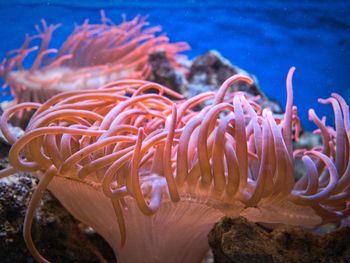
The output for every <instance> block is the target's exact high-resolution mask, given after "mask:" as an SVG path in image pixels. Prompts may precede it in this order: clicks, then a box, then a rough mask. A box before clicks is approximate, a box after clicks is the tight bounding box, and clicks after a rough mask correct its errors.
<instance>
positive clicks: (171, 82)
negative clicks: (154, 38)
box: [147, 52, 187, 93]
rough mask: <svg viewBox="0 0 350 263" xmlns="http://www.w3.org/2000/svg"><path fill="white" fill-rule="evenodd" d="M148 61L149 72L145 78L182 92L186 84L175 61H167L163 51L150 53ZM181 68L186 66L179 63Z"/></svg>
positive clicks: (183, 75)
mask: <svg viewBox="0 0 350 263" xmlns="http://www.w3.org/2000/svg"><path fill="white" fill-rule="evenodd" d="M148 63H149V65H150V66H151V74H150V76H149V77H148V78H147V80H149V81H153V82H156V83H159V84H162V85H164V86H166V87H168V88H171V89H172V90H175V91H176V92H179V93H183V92H184V90H185V89H186V86H187V81H186V77H185V74H184V72H183V71H181V70H180V69H178V68H177V67H176V66H175V65H176V63H172V62H171V61H169V59H168V58H167V56H166V54H165V52H155V53H152V54H150V55H149V60H148ZM180 63H181V62H180ZM181 68H182V69H186V66H185V65H181Z"/></svg>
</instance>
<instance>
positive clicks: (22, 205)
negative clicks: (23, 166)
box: [0, 174, 115, 263]
mask: <svg viewBox="0 0 350 263" xmlns="http://www.w3.org/2000/svg"><path fill="white" fill-rule="evenodd" d="M36 184H37V180H36V179H35V178H34V177H31V176H30V175H23V174H22V175H20V174H19V175H14V176H10V177H7V178H4V179H1V180H0V259H1V262H2V263H7V262H8V263H10V262H11V263H12V262H35V260H34V259H33V258H32V256H31V255H30V253H29V251H28V250H27V248H26V245H25V243H24V240H23V234H22V232H23V222H24V216H25V212H26V209H27V204H28V202H29V200H30V197H31V195H32V193H33V191H34V189H35V187H36ZM83 228H85V227H83ZM32 236H33V240H34V243H35V244H36V246H37V248H38V250H39V251H40V252H41V253H42V254H43V255H44V256H45V257H46V258H47V259H49V260H50V261H52V262H91V263H92V262H94V263H97V262H115V258H114V254H113V252H112V250H111V249H110V247H109V246H108V244H107V243H106V242H105V241H104V240H103V239H102V238H101V237H99V236H98V235H96V234H90V235H86V234H85V233H84V231H82V229H81V227H79V222H78V221H76V220H75V219H74V218H73V217H72V216H71V215H70V214H69V213H68V212H67V211H66V210H65V209H64V208H63V207H62V206H61V205H60V204H59V202H58V201H57V200H56V199H55V198H54V197H53V196H52V195H51V194H49V193H48V192H47V193H45V195H44V197H43V200H42V202H41V204H40V206H39V207H38V208H37V210H36V213H35V219H34V223H33V230H32ZM102 255H103V256H102Z"/></svg>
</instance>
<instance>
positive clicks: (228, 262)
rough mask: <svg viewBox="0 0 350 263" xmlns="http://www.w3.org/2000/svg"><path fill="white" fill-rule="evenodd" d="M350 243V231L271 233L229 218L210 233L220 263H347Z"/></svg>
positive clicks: (283, 229)
mask: <svg viewBox="0 0 350 263" xmlns="http://www.w3.org/2000/svg"><path fill="white" fill-rule="evenodd" d="M349 242H350V228H343V229H340V230H337V231H335V232H332V233H328V234H324V235H316V234H313V233H310V232H308V231H305V230H304V229H302V228H300V227H289V226H279V227H277V228H275V229H274V230H268V229H266V228H264V227H262V226H259V225H258V224H255V223H251V222H248V221H247V220H246V219H244V218H243V217H239V218H228V217H225V218H223V219H222V220H221V221H220V222H219V223H217V224H215V226H214V228H213V229H212V230H211V232H210V233H209V245H210V246H211V248H212V250H213V253H214V259H215V262H217V263H236V262H237V263H282V262H283V263H294V262H295V263H300V262H303V263H314V262H320V263H333V262H334V263H336V262H339V263H340V262H344V263H345V262H350V246H349Z"/></svg>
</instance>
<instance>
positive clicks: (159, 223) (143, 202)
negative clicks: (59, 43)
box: [0, 68, 350, 262]
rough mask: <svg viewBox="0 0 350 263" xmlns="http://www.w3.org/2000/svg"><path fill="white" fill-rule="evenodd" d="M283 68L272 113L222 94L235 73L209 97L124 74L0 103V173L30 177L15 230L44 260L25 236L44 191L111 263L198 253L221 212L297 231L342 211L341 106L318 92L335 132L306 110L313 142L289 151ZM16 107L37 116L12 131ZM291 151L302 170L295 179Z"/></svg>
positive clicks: (295, 127)
mask: <svg viewBox="0 0 350 263" xmlns="http://www.w3.org/2000/svg"><path fill="white" fill-rule="evenodd" d="M293 72H294V68H292V69H291V70H290V72H289V74H288V77H287V102H286V107H285V114H284V116H282V117H281V116H277V115H274V114H273V113H272V112H271V110H269V109H268V108H265V109H262V108H261V107H260V106H259V105H258V104H257V103H256V102H255V100H256V98H255V97H251V96H249V95H248V94H246V93H244V92H230V91H229V88H230V87H231V86H232V85H234V84H237V83H238V82H245V83H247V84H249V85H251V84H252V83H253V82H252V80H251V79H250V78H249V77H246V76H241V75H235V76H233V77H231V78H229V79H227V80H226V81H225V82H224V83H223V84H222V86H221V87H220V89H219V90H218V91H217V92H216V93H213V92H207V93H202V94H200V95H197V96H194V97H192V98H190V99H188V100H183V98H182V96H181V95H179V94H177V93H175V92H174V91H171V90H170V89H167V88H165V87H163V86H160V85H158V84H155V83H150V82H146V81H140V80H134V81H132V80H124V81H119V82H115V83H111V84H108V85H106V86H103V87H101V88H99V89H92V90H85V91H79V90H77V91H70V92H66V93H61V94H58V95H56V96H54V97H53V98H51V99H49V100H48V101H47V102H45V103H43V104H40V103H23V104H19V105H16V106H14V107H12V108H9V109H7V110H5V111H4V113H3V115H2V117H1V130H2V132H3V134H4V135H5V137H6V139H7V140H8V142H9V143H11V144H12V148H11V150H10V154H9V160H10V163H11V165H12V167H10V168H8V169H4V170H2V171H1V173H0V176H1V177H5V176H7V175H9V174H11V173H13V172H15V171H26V172H31V173H33V174H35V176H37V177H38V178H40V183H39V185H38V188H37V190H36V191H35V193H34V194H33V197H32V199H31V202H30V205H29V208H28V211H27V214H26V220H25V227H24V238H25V241H26V243H27V246H28V248H29V249H30V251H31V252H32V254H33V255H34V257H35V258H36V259H37V260H39V261H42V262H46V260H45V259H44V258H43V257H42V256H41V255H40V253H39V252H38V251H37V249H36V248H35V246H34V243H33V240H32V238H31V224H32V219H33V213H34V211H35V207H36V206H37V204H38V202H39V201H40V198H41V196H42V194H43V191H44V190H45V189H46V188H48V189H50V190H51V191H52V193H53V194H54V195H55V196H56V197H57V198H58V200H59V201H60V202H61V203H62V204H63V205H64V206H65V207H66V208H67V209H68V211H70V212H71V213H72V214H73V215H74V216H75V217H76V218H78V219H79V220H81V221H82V222H84V223H86V224H87V225H90V226H91V227H93V228H94V229H95V230H96V231H97V232H98V233H100V234H101V235H102V236H103V237H104V238H105V239H106V241H107V242H108V243H109V244H110V245H111V247H112V248H113V249H114V251H115V253H116V255H117V257H118V261H121V262H123V261H128V262H141V261H144V260H145V257H147V258H146V260H147V261H149V262H163V261H164V260H167V261H172V262H197V261H199V260H200V259H201V258H202V257H203V255H204V254H205V252H206V250H207V249H208V247H207V244H206V235H207V233H208V232H209V229H210V228H211V226H212V225H213V223H214V222H216V221H217V220H218V219H219V218H220V217H222V216H223V215H228V216H238V215H241V216H244V217H245V218H247V219H249V220H251V221H255V222H264V223H270V224H277V223H285V224H288V225H300V226H304V227H313V226H317V225H319V224H322V223H325V222H332V221H339V220H341V219H342V218H343V217H345V216H347V215H348V214H349V209H348V201H349V194H348V187H349V184H350V180H349V178H350V164H349V157H350V156H349V142H350V125H349V108H348V105H347V104H346V103H345V101H344V99H343V98H342V97H340V96H339V95H337V94H332V97H331V98H329V99H326V100H320V102H321V103H330V104H331V105H332V107H333V109H334V113H335V128H331V127H330V126H326V123H325V120H324V119H319V118H318V117H317V115H316V114H315V112H314V111H313V110H310V112H309V116H310V119H311V120H312V121H314V122H315V124H316V125H317V126H318V128H319V131H317V132H319V133H320V134H321V137H322V140H323V145H322V146H321V147H319V146H317V147H315V148H313V149H308V150H303V149H297V150H295V151H293V147H292V141H293V138H298V133H299V131H300V129H299V120H298V116H297V110H296V107H295V106H293V92H292V75H293ZM152 90H155V91H156V93H149V92H150V91H152ZM165 94H168V95H171V96H172V97H174V98H175V99H173V100H170V99H168V98H167V97H166V96H165ZM204 102H205V104H206V105H207V106H205V107H204V108H202V109H201V110H200V111H196V110H194V108H196V106H197V105H199V104H201V103H204ZM22 109H35V113H34V115H33V116H32V118H31V120H30V122H29V125H28V127H27V129H26V131H25V134H24V135H23V136H22V137H21V138H19V139H16V138H15V137H14V136H13V135H12V133H11V132H10V131H9V130H8V119H9V117H10V116H11V115H12V114H14V113H15V112H17V111H19V110H22ZM22 154H23V155H24V158H23V157H21V155H22ZM296 158H301V159H302V161H303V164H304V166H305V175H304V176H302V177H301V178H300V179H299V180H298V181H295V179H294V174H293V161H294V160H295V159H296ZM135 247H138V248H139V249H138V250H137V251H135V249H134V248H135Z"/></svg>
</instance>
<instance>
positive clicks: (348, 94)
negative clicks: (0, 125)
mask: <svg viewBox="0 0 350 263" xmlns="http://www.w3.org/2000/svg"><path fill="white" fill-rule="evenodd" d="M101 8H104V9H105V11H106V14H107V16H109V17H110V18H113V19H114V20H115V21H120V20H121V14H122V13H125V14H126V15H127V17H128V18H132V17H133V16H135V15H138V14H140V15H148V16H149V21H150V22H151V24H152V25H162V27H163V29H164V31H165V32H167V33H168V36H169V37H170V39H171V40H172V41H187V42H188V43H189V44H190V45H191V47H192V50H191V51H189V52H187V53H186V54H187V55H188V56H189V57H190V58H194V57H196V56H197V55H200V54H202V53H204V52H206V51H208V50H211V49H216V50H218V51H219V52H221V53H222V54H223V55H224V56H225V57H227V58H229V59H230V60H231V62H232V63H234V64H236V65H238V66H240V67H241V68H244V69H246V70H248V71H249V72H251V73H253V74H255V75H256V76H257V77H258V79H259V83H260V86H261V88H262V89H263V90H264V92H265V93H266V94H267V95H268V96H269V97H271V98H275V99H277V100H278V101H280V102H281V103H282V104H284V102H285V96H286V92H285V77H286V74H287V71H288V69H289V68H290V67H291V66H295V67H296V68H297V71H296V73H295V77H294V101H295V104H296V105H297V106H298V109H299V114H300V116H301V119H302V124H303V126H304V127H305V128H307V129H314V128H315V126H314V125H313V124H311V123H310V122H309V121H308V117H307V111H308V109H309V108H315V109H316V111H317V112H318V113H319V114H320V115H326V116H327V117H328V119H329V120H330V121H332V120H333V116H332V114H331V111H330V110H329V109H330V106H323V105H319V104H318V103H317V98H319V97H321V98H325V97H328V96H329V95H330V94H331V92H337V93H340V94H341V95H342V96H344V97H345V98H346V100H347V101H348V102H350V1H257V0H255V1H226V2H225V1H222V2H219V1H173V2H170V3H166V4H165V3H164V1H97V0H96V1H80V2H79V1H74V0H72V1H63V0H62V1H59V0H57V1H29V0H28V1H25V0H22V1H16V0H14V1H12V2H11V3H10V1H4V0H0V29H1V30H0V40H1V41H0V58H2V57H4V56H5V54H6V52H7V51H9V50H12V49H14V48H17V47H19V46H20V45H21V44H22V43H23V40H24V34H25V33H30V34H33V33H35V29H34V25H35V24H38V23H39V20H40V19H41V18H45V19H46V20H47V21H48V23H62V26H61V28H60V29H59V30H57V31H56V32H55V33H54V37H53V41H52V42H51V47H58V46H59V44H61V43H62V42H63V40H64V39H65V38H66V37H67V35H68V34H69V33H70V32H71V31H72V29H73V25H74V23H82V22H83V20H84V19H85V18H89V19H90V21H91V22H97V21H99V18H100V16H99V10H100V9H101Z"/></svg>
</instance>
